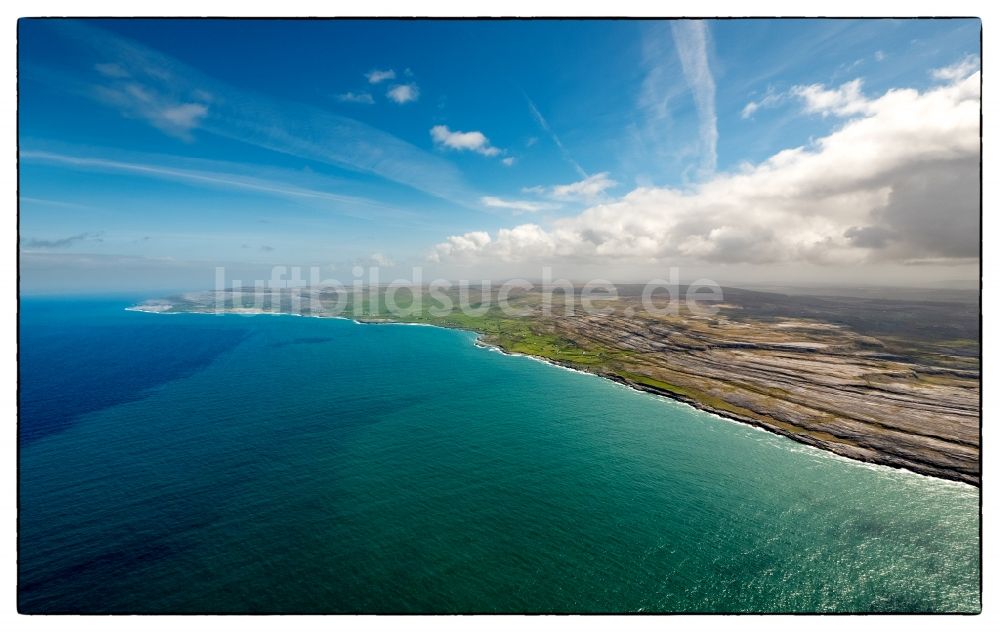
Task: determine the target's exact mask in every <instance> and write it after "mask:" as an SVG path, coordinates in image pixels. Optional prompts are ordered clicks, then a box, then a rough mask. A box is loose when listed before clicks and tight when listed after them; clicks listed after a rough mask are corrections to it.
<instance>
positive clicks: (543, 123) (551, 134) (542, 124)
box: [524, 95, 587, 178]
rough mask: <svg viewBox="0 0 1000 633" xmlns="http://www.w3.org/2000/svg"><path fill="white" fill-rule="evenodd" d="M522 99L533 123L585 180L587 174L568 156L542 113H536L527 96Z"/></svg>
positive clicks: (533, 103)
mask: <svg viewBox="0 0 1000 633" xmlns="http://www.w3.org/2000/svg"><path fill="white" fill-rule="evenodd" d="M524 98H525V100H526V101H527V102H528V110H529V111H530V112H531V116H532V117H534V119H535V121H536V122H537V123H538V127H540V128H542V131H544V132H545V133H546V134H548V135H549V138H550V139H552V142H553V143H554V144H555V146H556V147H557V148H559V153H560V154H562V157H563V160H565V161H566V162H567V163H569V164H570V165H571V166H572V167H573V169H574V170H576V173H578V174H580V176H581V177H583V178H586V177H587V172H586V171H584V169H583V167H580V163H578V162H576V160H575V159H574V158H573V157H572V156H571V155H570V153H569V150H567V149H566V147H565V146H564V145H563V144H562V141H561V140H560V139H559V136H558V135H557V134H556V133H555V132H554V131H553V130H552V127H551V126H550V125H549V122H548V121H547V120H546V119H545V117H544V116H542V113H541V112H539V111H538V108H537V107H536V106H535V102H534V101H532V100H531V99H529V98H528V96H527V95H525V97H524ZM533 144H534V143H531V145H533Z"/></svg>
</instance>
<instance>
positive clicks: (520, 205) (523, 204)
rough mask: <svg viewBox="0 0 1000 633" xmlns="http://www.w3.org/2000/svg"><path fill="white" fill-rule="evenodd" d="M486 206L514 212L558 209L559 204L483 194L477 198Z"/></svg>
mask: <svg viewBox="0 0 1000 633" xmlns="http://www.w3.org/2000/svg"><path fill="white" fill-rule="evenodd" d="M479 201H480V202H482V203H483V204H484V205H486V206H487V207H491V208H494V209H508V210H510V211H514V212H515V214H516V213H536V212H538V211H545V210H548V209H558V208H559V206H560V205H558V204H552V203H550V202H532V201H529V200H504V199H503V198H497V197H496V196H483V197H482V198H480V199H479Z"/></svg>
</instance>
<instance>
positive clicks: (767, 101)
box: [740, 87, 785, 119]
mask: <svg viewBox="0 0 1000 633" xmlns="http://www.w3.org/2000/svg"><path fill="white" fill-rule="evenodd" d="M784 98H785V95H784V93H781V92H775V90H774V88H773V87H768V89H767V92H765V93H764V96H763V97H761V99H760V100H759V101H750V102H748V103H747V104H746V105H745V106H743V110H742V111H741V112H740V118H743V119H749V118H751V117H753V115H754V114H756V113H757V110H760V109H761V108H773V107H774V106H776V105H778V104H779V103H781V102H782V101H783V100H784Z"/></svg>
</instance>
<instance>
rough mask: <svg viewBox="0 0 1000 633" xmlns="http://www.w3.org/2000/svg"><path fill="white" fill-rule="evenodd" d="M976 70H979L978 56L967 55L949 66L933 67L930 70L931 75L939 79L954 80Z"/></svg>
mask: <svg viewBox="0 0 1000 633" xmlns="http://www.w3.org/2000/svg"><path fill="white" fill-rule="evenodd" d="M977 70H979V57H977V56H975V55H967V56H966V57H965V58H964V59H962V60H961V61H959V62H957V63H955V64H952V65H951V66H945V67H944V68H935V69H934V70H932V71H931V76H932V77H934V78H935V79H937V80H940V81H956V80H958V79H961V78H963V77H968V76H969V74H970V73H973V72H975V71H977Z"/></svg>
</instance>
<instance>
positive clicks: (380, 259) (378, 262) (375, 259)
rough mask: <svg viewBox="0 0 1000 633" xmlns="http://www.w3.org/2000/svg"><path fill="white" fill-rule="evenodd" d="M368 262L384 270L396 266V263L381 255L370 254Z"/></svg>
mask: <svg viewBox="0 0 1000 633" xmlns="http://www.w3.org/2000/svg"><path fill="white" fill-rule="evenodd" d="M368 261H369V262H370V265H373V266H383V267H385V268H390V267H392V266H395V265H396V262H394V261H393V260H392V258H391V257H388V256H386V255H383V254H382V253H372V254H371V255H370V256H369V257H368Z"/></svg>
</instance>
